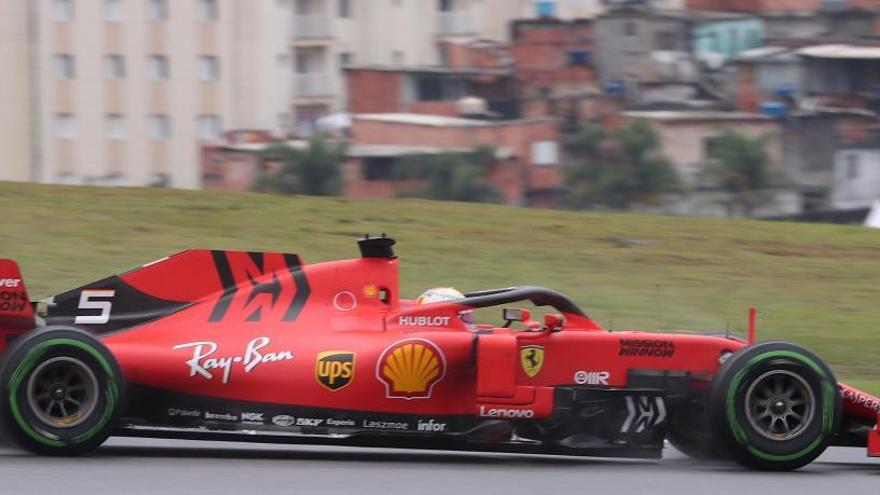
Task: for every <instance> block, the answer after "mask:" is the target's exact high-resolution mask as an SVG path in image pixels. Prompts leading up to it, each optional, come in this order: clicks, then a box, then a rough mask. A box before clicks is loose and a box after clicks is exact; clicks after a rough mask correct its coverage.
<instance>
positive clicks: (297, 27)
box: [293, 14, 330, 40]
mask: <svg viewBox="0 0 880 495" xmlns="http://www.w3.org/2000/svg"><path fill="white" fill-rule="evenodd" d="M293 37H294V39H297V40H307V39H315V38H329V37H330V17H329V16H327V15H325V14H303V15H297V16H296V17H294V19H293Z"/></svg>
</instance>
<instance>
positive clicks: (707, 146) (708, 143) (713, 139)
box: [703, 136, 723, 160]
mask: <svg viewBox="0 0 880 495" xmlns="http://www.w3.org/2000/svg"><path fill="white" fill-rule="evenodd" d="M722 139H723V138H721V137H720V136H710V137H707V138H706V139H704V140H703V154H704V156H705V157H706V159H707V160H708V159H712V158H713V157H714V156H715V153H716V150H717V149H718V146H719V144H720V143H721V140H722Z"/></svg>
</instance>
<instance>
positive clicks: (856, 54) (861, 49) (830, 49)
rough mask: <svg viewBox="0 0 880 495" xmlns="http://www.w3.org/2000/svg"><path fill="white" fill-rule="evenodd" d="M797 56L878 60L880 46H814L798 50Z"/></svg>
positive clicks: (879, 57) (879, 58)
mask: <svg viewBox="0 0 880 495" xmlns="http://www.w3.org/2000/svg"><path fill="white" fill-rule="evenodd" d="M797 53H798V55H802V56H804V57H815V58H836V59H858V60H873V59H878V60H880V46H856V45H846V44H839V45H816V46H808V47H806V48H801V49H800V50H798V52H797Z"/></svg>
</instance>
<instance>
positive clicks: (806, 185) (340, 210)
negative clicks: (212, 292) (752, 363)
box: [0, 0, 880, 392]
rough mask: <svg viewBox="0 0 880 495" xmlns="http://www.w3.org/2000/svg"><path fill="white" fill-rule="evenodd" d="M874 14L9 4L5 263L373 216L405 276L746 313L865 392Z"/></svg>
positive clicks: (1, 85) (426, 5)
mask: <svg viewBox="0 0 880 495" xmlns="http://www.w3.org/2000/svg"><path fill="white" fill-rule="evenodd" d="M878 21H880V0H655V1H649V0H618V1H613V0H252V1H244V0H173V1H172V0H2V2H0V181H2V182H0V211H3V213H4V226H3V228H2V229H0V256H3V257H11V258H16V259H18V261H19V262H20V263H21V264H22V266H23V270H24V272H25V278H26V280H27V281H28V283H29V285H30V286H31V291H32V292H33V294H34V296H39V297H44V296H47V295H50V294H53V293H56V292H59V291H61V290H64V289H66V288H69V287H71V286H76V285H80V284H83V283H86V282H88V281H91V280H94V279H97V278H99V277H102V276H105V275H107V274H110V273H114V272H119V271H122V270H124V269H125V268H127V267H130V266H135V265H139V264H141V263H143V262H145V261H148V260H150V259H155V258H159V257H162V256H165V255H167V254H169V253H170V252H173V251H176V250H180V249H185V248H188V247H194V246H199V247H201V246H204V247H224V248H230V249H233V248H247V249H260V250H277V251H296V252H298V253H300V254H302V255H304V256H305V257H306V260H307V261H325V260H330V259H334V258H340V257H350V256H353V255H354V252H355V249H354V244H353V240H354V238H355V237H357V236H360V235H362V234H363V233H366V232H388V233H389V234H390V235H393V236H395V237H396V238H397V239H398V241H399V244H400V245H399V253H400V254H401V258H402V259H403V265H402V268H403V272H402V276H403V287H404V288H405V289H406V290H407V292H408V293H409V294H408V295H409V296H411V297H414V296H415V295H417V294H418V292H420V291H421V290H422V289H424V288H427V287H432V286H438V285H440V286H444V285H445V286H448V285H456V286H457V287H458V288H460V289H462V290H476V289H485V288H488V287H492V286H508V285H516V284H526V283H528V284H538V285H548V286H553V287H556V288H558V289H560V290H563V291H565V292H568V293H569V294H570V295H571V296H572V297H573V298H575V299H576V300H578V301H579V302H580V303H581V304H583V305H584V306H585V308H587V309H588V310H589V311H590V312H591V314H592V315H593V316H594V317H596V318H597V319H598V320H599V321H601V322H602V323H603V324H604V325H606V326H609V327H611V328H614V329H623V328H632V327H642V328H645V329H648V330H656V329H663V330H691V331H704V330H721V331H728V330H729V331H733V332H741V331H742V330H743V328H744V327H745V323H746V311H747V308H748V307H749V306H757V307H759V309H761V316H760V317H759V334H760V335H761V336H762V337H763V338H767V339H769V338H786V339H791V340H794V341H796V342H799V343H801V344H805V345H807V346H809V347H812V348H813V349H814V350H816V351H817V352H819V353H820V354H822V355H823V356H824V357H826V358H827V359H828V360H829V361H830V362H831V363H833V364H834V365H835V370H836V371H837V372H838V374H839V376H840V377H842V378H843V379H845V380H847V379H848V380H850V381H852V382H853V384H854V385H861V386H865V387H867V388H868V389H869V390H871V389H873V391H874V392H878V391H880V382H878V381H877V380H878V379H880V362H878V359H877V356H878V352H877V350H878V348H880V346H878V345H877V341H878V340H877V321H880V304H878V301H880V286H878V283H877V281H878V280H880V231H878V230H875V229H871V228H870V226H874V227H880V203H878V200H880V125H878V124H880V122H878V114H877V111H878V110H880V22H878ZM193 190H201V191H193ZM260 193H270V194H260ZM512 207H517V208H512ZM526 207H528V208H526ZM620 212H625V214H622V213H620ZM696 217H699V218H696ZM731 217H734V218H737V219H736V220H733V219H731ZM745 219H757V220H760V221H752V220H745ZM770 220H772V221H770ZM835 224H838V225H835ZM840 224H843V225H840Z"/></svg>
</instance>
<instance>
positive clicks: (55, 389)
mask: <svg viewBox="0 0 880 495" xmlns="http://www.w3.org/2000/svg"><path fill="white" fill-rule="evenodd" d="M27 393H28V404H29V405H30V409H31V411H33V412H34V414H35V415H36V416H37V418H38V419H39V420H40V421H42V422H43V423H45V424H47V425H49V426H53V427H56V428H73V427H74V426H78V425H80V424H82V422H83V421H85V420H86V419H88V418H89V416H91V414H92V411H94V409H95V405H96V402H97V397H98V379H97V378H96V377H95V374H94V373H93V372H92V370H91V369H89V367H88V366H86V364H85V363H83V362H82V361H80V360H79V359H76V358H72V357H55V358H52V359H49V360H46V361H45V362H43V363H41V364H40V365H39V366H38V367H37V369H36V370H34V372H33V373H31V376H30V379H29V380H28V387H27Z"/></svg>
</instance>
